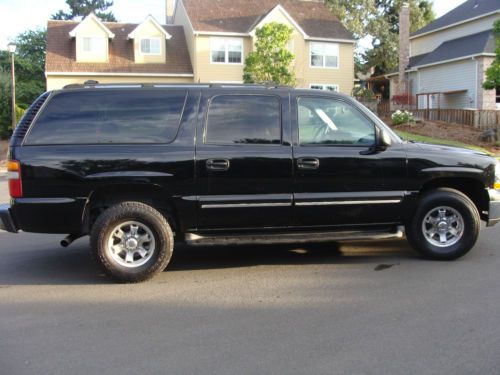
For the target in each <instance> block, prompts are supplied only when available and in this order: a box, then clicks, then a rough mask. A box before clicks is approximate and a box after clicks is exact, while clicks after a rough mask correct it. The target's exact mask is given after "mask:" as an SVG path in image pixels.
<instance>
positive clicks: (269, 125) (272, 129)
mask: <svg viewBox="0 0 500 375" xmlns="http://www.w3.org/2000/svg"><path fill="white" fill-rule="evenodd" d="M205 143H210V144H280V143H281V105H280V98H279V97H277V96H272V95H219V96H215V97H213V98H212V100H211V101H210V106H209V109H208V116H207V123H206V128H205Z"/></svg>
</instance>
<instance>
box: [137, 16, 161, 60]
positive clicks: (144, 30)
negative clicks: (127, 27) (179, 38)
mask: <svg viewBox="0 0 500 375" xmlns="http://www.w3.org/2000/svg"><path fill="white" fill-rule="evenodd" d="M145 38H158V39H160V54H159V55H149V54H143V53H142V52H141V39H145ZM133 42H134V57H135V62H136V63H137V64H162V63H164V62H165V47H166V43H165V34H164V33H163V32H161V31H160V30H158V28H157V27H156V26H155V25H154V24H153V23H152V22H150V21H146V22H145V23H143V24H141V25H140V26H139V27H138V29H137V31H136V33H135V35H134V41H133Z"/></svg>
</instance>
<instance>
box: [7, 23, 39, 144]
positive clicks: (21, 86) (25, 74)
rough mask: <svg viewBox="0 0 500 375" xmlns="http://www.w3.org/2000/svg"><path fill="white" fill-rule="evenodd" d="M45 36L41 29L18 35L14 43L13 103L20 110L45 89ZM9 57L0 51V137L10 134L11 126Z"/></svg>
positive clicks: (26, 106)
mask: <svg viewBox="0 0 500 375" xmlns="http://www.w3.org/2000/svg"><path fill="white" fill-rule="evenodd" d="M45 37H46V31H45V30H43V29H37V30H28V31H25V32H23V33H21V34H19V35H18V36H17V37H16V39H15V42H16V44H17V51H16V58H15V64H16V66H15V68H16V104H17V106H18V107H19V110H18V111H17V113H18V114H19V113H20V112H22V110H23V109H26V108H28V107H29V106H30V104H31V103H32V102H33V101H34V100H35V99H36V98H37V97H38V96H39V95H40V94H41V93H43V92H44V91H45V75H44V71H45ZM10 71H11V60H10V54H9V53H8V52H6V51H0V137H6V136H8V134H9V133H10V125H11V78H10Z"/></svg>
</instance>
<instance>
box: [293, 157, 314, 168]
mask: <svg viewBox="0 0 500 375" xmlns="http://www.w3.org/2000/svg"><path fill="white" fill-rule="evenodd" d="M297 167H298V168H299V169H308V170H312V169H318V168H319V159H317V158H300V159H297Z"/></svg>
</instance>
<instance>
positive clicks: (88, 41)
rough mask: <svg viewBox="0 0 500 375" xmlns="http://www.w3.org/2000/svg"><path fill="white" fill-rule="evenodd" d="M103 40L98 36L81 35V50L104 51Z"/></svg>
mask: <svg viewBox="0 0 500 375" xmlns="http://www.w3.org/2000/svg"><path fill="white" fill-rule="evenodd" d="M104 41H105V40H104V38H103V37H100V36H91V37H83V38H82V42H83V43H82V44H83V46H82V50H83V52H88V53H104V52H105V48H106V47H105V43H104Z"/></svg>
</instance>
